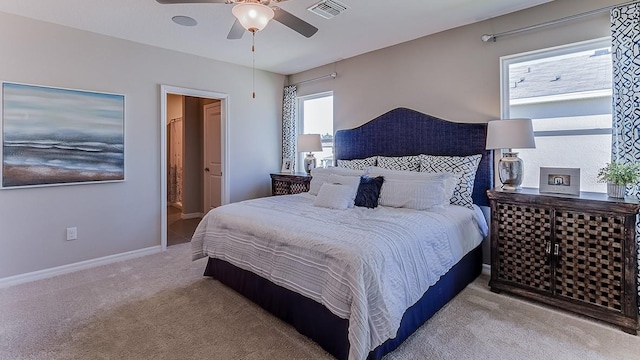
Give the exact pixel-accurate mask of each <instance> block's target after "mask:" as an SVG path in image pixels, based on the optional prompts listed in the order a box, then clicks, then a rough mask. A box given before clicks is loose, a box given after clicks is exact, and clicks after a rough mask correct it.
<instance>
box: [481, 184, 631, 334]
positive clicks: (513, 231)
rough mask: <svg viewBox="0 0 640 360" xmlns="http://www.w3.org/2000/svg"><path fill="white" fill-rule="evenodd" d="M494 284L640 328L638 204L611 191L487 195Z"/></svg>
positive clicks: (497, 288)
mask: <svg viewBox="0 0 640 360" xmlns="http://www.w3.org/2000/svg"><path fill="white" fill-rule="evenodd" d="M487 195H488V196H489V200H490V203H491V280H490V282H489V286H490V287H491V290H492V291H494V292H498V293H499V292H501V291H505V292H509V293H512V294H516V295H519V296H522V297H526V298H529V299H532V300H535V301H539V302H542V303H545V304H548V305H553V306H556V307H558V308H562V309H565V310H569V311H572V312H575V313H579V314H582V315H586V316H589V317H592V318H595V319H599V320H602V321H605V322H608V323H610V324H613V325H616V326H618V327H620V328H622V329H623V330H624V331H625V332H628V333H631V334H636V332H637V329H638V325H637V322H638V308H637V305H636V299H637V287H636V279H637V266H638V263H637V261H636V258H637V253H636V240H635V222H636V214H637V213H638V211H639V210H640V204H639V203H638V200H633V199H627V200H624V199H613V198H608V197H607V195H606V194H600V193H588V192H583V193H581V195H580V196H570V195H553V194H540V193H539V192H538V189H527V188H524V189H522V190H520V191H503V190H501V189H496V190H489V191H487Z"/></svg>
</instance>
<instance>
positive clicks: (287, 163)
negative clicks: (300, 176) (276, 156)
mask: <svg viewBox="0 0 640 360" xmlns="http://www.w3.org/2000/svg"><path fill="white" fill-rule="evenodd" d="M280 172H283V173H292V172H293V159H292V158H282V168H281V169H280Z"/></svg>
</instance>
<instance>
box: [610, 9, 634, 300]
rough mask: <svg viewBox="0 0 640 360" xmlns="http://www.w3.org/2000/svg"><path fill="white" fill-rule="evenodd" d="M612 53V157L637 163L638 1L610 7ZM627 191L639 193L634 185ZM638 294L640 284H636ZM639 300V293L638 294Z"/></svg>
mask: <svg viewBox="0 0 640 360" xmlns="http://www.w3.org/2000/svg"><path fill="white" fill-rule="evenodd" d="M611 51H612V53H613V138H612V149H611V160H612V161H615V162H617V163H621V164H627V163H640V4H639V3H634V4H629V5H625V6H620V7H617V8H614V9H612V10H611ZM627 195H631V196H638V197H640V196H639V195H640V192H639V191H638V187H637V186H629V187H628V189H627ZM636 240H637V241H638V242H639V243H638V252H639V254H638V284H640V223H638V222H636ZM638 294H639V295H640V285H639V287H638ZM638 299H639V300H640V296H639V297H638Z"/></svg>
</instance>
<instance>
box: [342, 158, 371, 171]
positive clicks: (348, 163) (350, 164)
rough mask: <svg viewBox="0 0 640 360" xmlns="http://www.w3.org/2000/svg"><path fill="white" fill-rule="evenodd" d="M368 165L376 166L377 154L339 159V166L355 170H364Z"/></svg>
mask: <svg viewBox="0 0 640 360" xmlns="http://www.w3.org/2000/svg"><path fill="white" fill-rule="evenodd" d="M368 166H376V156H371V157H368V158H366V159H352V160H338V167H343V168H347V169H353V170H364V168H366V167H368Z"/></svg>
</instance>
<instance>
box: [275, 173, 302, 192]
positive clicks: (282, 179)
mask: <svg viewBox="0 0 640 360" xmlns="http://www.w3.org/2000/svg"><path fill="white" fill-rule="evenodd" d="M310 182H311V176H310V175H307V174H306V173H295V174H292V173H276V174H271V194H272V195H289V194H298V193H301V192H307V191H309V183H310Z"/></svg>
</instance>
